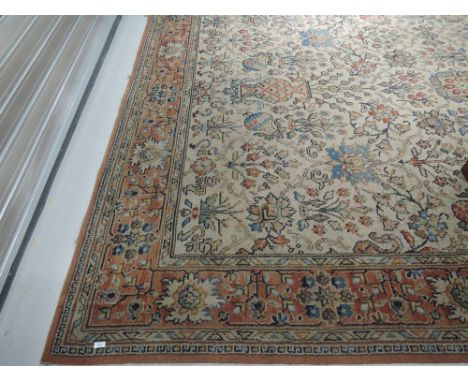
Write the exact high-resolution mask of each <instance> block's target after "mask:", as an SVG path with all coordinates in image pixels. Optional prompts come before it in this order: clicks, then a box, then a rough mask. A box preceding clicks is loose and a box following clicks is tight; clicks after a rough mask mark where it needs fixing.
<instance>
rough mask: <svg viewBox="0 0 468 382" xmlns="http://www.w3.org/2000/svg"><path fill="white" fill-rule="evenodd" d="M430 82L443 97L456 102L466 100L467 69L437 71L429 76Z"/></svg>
mask: <svg viewBox="0 0 468 382" xmlns="http://www.w3.org/2000/svg"><path fill="white" fill-rule="evenodd" d="M431 83H432V85H434V87H435V89H436V91H437V94H439V95H440V96H441V97H443V98H446V99H449V100H452V101H455V102H458V103H463V102H467V101H468V71H448V72H438V73H436V74H434V75H433V76H432V77H431Z"/></svg>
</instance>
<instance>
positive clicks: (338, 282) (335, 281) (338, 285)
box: [331, 276, 346, 288]
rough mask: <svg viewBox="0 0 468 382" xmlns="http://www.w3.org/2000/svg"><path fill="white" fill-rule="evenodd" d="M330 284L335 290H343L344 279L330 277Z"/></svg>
mask: <svg viewBox="0 0 468 382" xmlns="http://www.w3.org/2000/svg"><path fill="white" fill-rule="evenodd" d="M331 281H332V284H333V285H334V286H335V287H336V288H344V287H345V286H346V281H345V279H344V277H341V276H339V277H332V280H331Z"/></svg>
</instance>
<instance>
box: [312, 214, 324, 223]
mask: <svg viewBox="0 0 468 382" xmlns="http://www.w3.org/2000/svg"><path fill="white" fill-rule="evenodd" d="M310 218H311V219H312V220H313V221H316V222H317V223H322V222H324V221H327V220H328V216H327V215H323V214H314V215H312V216H311V217H310Z"/></svg>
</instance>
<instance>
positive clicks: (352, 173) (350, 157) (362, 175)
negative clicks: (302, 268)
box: [327, 144, 378, 184]
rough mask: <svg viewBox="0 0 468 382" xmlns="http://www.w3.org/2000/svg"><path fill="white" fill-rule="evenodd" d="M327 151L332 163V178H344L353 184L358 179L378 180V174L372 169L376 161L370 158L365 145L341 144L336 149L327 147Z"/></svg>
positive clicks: (358, 180)
mask: <svg viewBox="0 0 468 382" xmlns="http://www.w3.org/2000/svg"><path fill="white" fill-rule="evenodd" d="M327 153H328V156H329V157H330V159H331V160H332V161H333V163H334V164H333V168H332V179H335V178H337V179H340V178H346V179H347V180H349V181H350V182H351V183H353V184H356V183H358V182H360V181H378V176H377V174H376V173H375V172H374V170H373V167H374V166H375V165H376V164H377V163H376V162H375V161H373V160H372V157H371V156H370V154H369V148H368V147H367V146H359V145H356V146H347V145H344V144H341V145H339V146H338V149H336V148H328V149H327Z"/></svg>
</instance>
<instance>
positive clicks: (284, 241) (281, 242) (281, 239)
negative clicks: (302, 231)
mask: <svg viewBox="0 0 468 382" xmlns="http://www.w3.org/2000/svg"><path fill="white" fill-rule="evenodd" d="M271 241H272V242H273V243H275V244H279V245H285V244H288V243H289V240H288V239H286V238H285V237H284V236H277V237H274V238H273V239H271Z"/></svg>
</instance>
